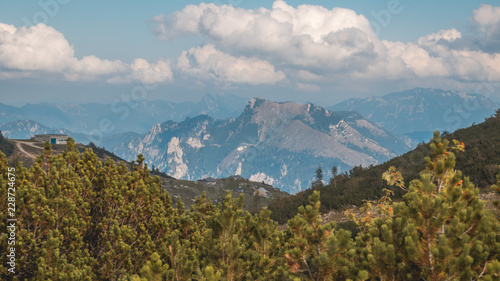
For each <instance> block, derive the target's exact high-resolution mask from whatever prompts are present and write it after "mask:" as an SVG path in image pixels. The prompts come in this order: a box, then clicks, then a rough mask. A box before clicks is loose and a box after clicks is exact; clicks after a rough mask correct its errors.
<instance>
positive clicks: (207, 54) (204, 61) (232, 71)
mask: <svg viewBox="0 0 500 281" xmlns="http://www.w3.org/2000/svg"><path fill="white" fill-rule="evenodd" d="M177 67H178V69H179V70H180V71H181V72H182V73H184V74H189V75H191V76H194V77H196V78H198V79H202V80H215V81H218V82H222V83H237V84H250V85H259V84H273V83H276V82H278V81H280V80H283V79H285V74H284V73H283V72H282V71H275V69H274V66H273V65H272V64H270V63H269V62H267V61H265V60H261V59H256V58H246V57H234V56H231V55H228V54H226V53H223V52H221V51H219V50H217V49H216V48H215V46H214V45H211V44H207V45H205V46H203V47H198V48H192V49H190V50H189V51H185V52H183V53H182V54H181V56H180V57H179V59H178V63H177Z"/></svg>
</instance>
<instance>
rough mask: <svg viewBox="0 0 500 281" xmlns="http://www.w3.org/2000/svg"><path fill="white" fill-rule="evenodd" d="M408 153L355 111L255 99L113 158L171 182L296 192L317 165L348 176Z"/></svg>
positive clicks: (158, 134)
mask: <svg viewBox="0 0 500 281" xmlns="http://www.w3.org/2000/svg"><path fill="white" fill-rule="evenodd" d="M407 149H409V147H408V146H407V145H406V144H405V143H404V142H403V141H402V140H400V139H398V138H397V137H395V136H393V135H391V134H390V133H388V132H387V131H385V130H383V129H381V128H380V127H378V126H376V125H373V124H372V123H370V122H369V121H368V120H366V119H365V118H363V117H362V116H361V115H359V114H357V113H354V112H345V111H342V112H332V111H328V110H326V109H324V108H321V107H318V106H314V105H312V104H310V103H308V104H295V103H292V102H287V103H276V102H271V101H266V100H264V99H252V100H251V101H250V102H249V103H248V104H247V106H246V108H245V110H244V111H243V113H242V114H241V115H240V116H239V117H237V118H231V119H226V120H215V119H213V118H211V117H209V116H206V115H200V116H198V117H195V118H188V119H186V120H184V121H183V122H179V123H177V122H172V121H168V122H165V123H162V124H157V125H155V126H154V127H153V128H152V129H151V130H150V131H149V132H148V133H147V134H146V135H144V136H143V137H140V138H136V139H134V140H132V141H130V142H126V143H122V144H120V145H118V146H117V147H116V148H115V150H114V152H115V153H116V154H117V155H119V156H121V157H124V158H125V159H128V160H133V159H135V157H136V156H137V155H138V154H140V153H142V154H144V156H145V157H146V159H147V161H148V162H149V164H150V165H155V167H158V168H159V169H160V170H162V171H165V172H166V173H168V174H170V175H172V176H174V177H175V178H182V179H190V180H196V179H200V178H204V177H227V176H230V175H241V176H243V177H245V178H249V179H250V180H253V181H259V182H261V181H263V182H265V183H267V184H271V185H274V186H276V187H278V188H280V189H282V190H284V191H288V192H292V193H294V192H298V191H300V190H303V189H305V188H308V187H309V186H310V184H311V181H312V180H313V176H314V171H315V169H316V168H317V167H318V165H321V166H322V167H323V169H324V170H325V171H327V172H328V170H329V169H330V168H331V167H332V166H333V165H335V166H337V167H339V168H340V169H341V170H344V171H345V170H348V169H349V168H351V167H352V166H355V165H364V166H367V165H370V164H376V163H379V162H381V161H386V160H388V159H390V158H391V157H394V156H396V155H397V154H400V153H403V152H405V151H406V150H407ZM326 176H328V174H326Z"/></svg>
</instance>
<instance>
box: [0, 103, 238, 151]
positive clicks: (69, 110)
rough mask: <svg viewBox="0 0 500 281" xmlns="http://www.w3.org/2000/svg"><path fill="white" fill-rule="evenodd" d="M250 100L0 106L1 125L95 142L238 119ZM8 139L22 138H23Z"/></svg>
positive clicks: (14, 136)
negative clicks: (24, 123) (22, 123)
mask: <svg viewBox="0 0 500 281" xmlns="http://www.w3.org/2000/svg"><path fill="white" fill-rule="evenodd" d="M247 101H248V100H247V99H245V98H240V97H237V96H235V95H230V94H225V95H211V94H206V95H205V96H203V98H202V99H201V100H200V101H199V102H182V103H174V102H168V101H163V100H155V101H146V100H130V99H125V98H124V99H122V100H117V101H115V102H113V103H111V104H99V103H86V104H55V103H40V104H29V103H28V104H26V105H24V106H21V107H15V106H9V105H6V104H2V103H0V125H5V124H7V123H10V122H13V121H18V120H34V121H36V122H37V123H39V124H40V126H44V127H47V128H50V130H52V128H55V129H65V130H67V131H68V132H72V133H77V134H83V135H89V136H94V137H93V138H89V139H90V140H92V139H98V137H108V136H112V135H116V134H121V133H128V132H135V133H145V132H147V131H148V130H149V129H151V127H152V126H153V125H154V124H156V123H158V122H159V121H160V120H161V121H166V120H173V121H182V120H184V119H185V118H186V117H195V116H197V115H200V114H207V115H210V116H212V117H214V118H221V119H224V118H228V117H236V116H237V115H238V114H240V113H241V111H242V110H243V108H244V107H245V105H246V103H247ZM41 124H43V125H41ZM9 137H11V138H21V137H22V135H12V136H9ZM94 142H95V141H94Z"/></svg>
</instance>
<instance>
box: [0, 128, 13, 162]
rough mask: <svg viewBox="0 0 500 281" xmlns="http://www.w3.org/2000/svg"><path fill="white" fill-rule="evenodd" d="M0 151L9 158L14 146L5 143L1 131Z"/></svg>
mask: <svg viewBox="0 0 500 281" xmlns="http://www.w3.org/2000/svg"><path fill="white" fill-rule="evenodd" d="M0 151H2V152H3V153H4V154H5V155H6V156H11V155H12V154H13V153H14V145H13V144H11V143H10V142H8V141H7V138H6V137H4V136H3V134H2V131H0Z"/></svg>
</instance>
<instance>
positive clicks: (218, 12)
mask: <svg viewBox="0 0 500 281" xmlns="http://www.w3.org/2000/svg"><path fill="white" fill-rule="evenodd" d="M156 22H157V23H158V25H157V32H158V36H159V38H162V39H172V38H175V37H176V36H179V35H182V34H199V35H201V36H204V37H205V38H207V39H208V40H209V41H210V42H214V43H215V44H217V45H221V46H224V47H227V48H230V49H232V50H235V51H237V52H239V53H245V52H251V53H252V54H253V53H257V54H259V55H261V56H262V57H263V58H265V57H269V58H272V59H273V60H277V61H280V62H284V63H288V64H292V65H300V66H307V67H324V66H325V65H328V66H329V67H330V68H334V69H340V68H346V67H353V64H356V66H355V67H360V63H361V62H363V63H364V62H366V61H367V60H368V61H369V60H370V59H372V57H370V56H367V55H366V54H367V53H370V52H372V51H373V50H374V49H375V45H374V42H372V39H374V37H373V36H372V33H373V31H372V29H371V27H370V24H369V22H368V20H367V19H366V18H365V17H364V16H362V15H358V14H356V13H355V12H354V11H352V10H349V9H343V8H334V9H332V10H328V9H325V8H323V7H321V6H315V5H301V6H299V7H297V8H294V7H292V6H289V5H287V4H286V3H285V2H284V1H281V0H278V1H275V2H274V4H273V7H272V9H271V10H268V9H264V8H260V9H256V10H247V9H243V8H235V7H233V6H230V5H220V6H217V5H214V4H200V5H188V6H186V7H185V8H184V9H183V10H182V11H179V12H175V13H173V14H171V15H169V16H159V17H156ZM353 58H354V59H353Z"/></svg>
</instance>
